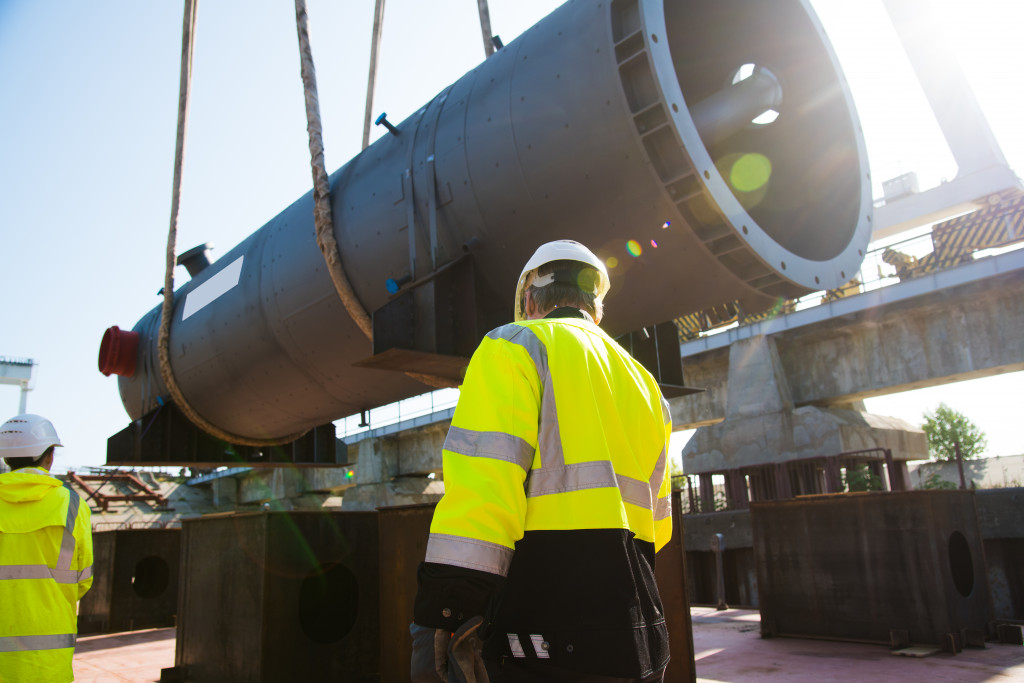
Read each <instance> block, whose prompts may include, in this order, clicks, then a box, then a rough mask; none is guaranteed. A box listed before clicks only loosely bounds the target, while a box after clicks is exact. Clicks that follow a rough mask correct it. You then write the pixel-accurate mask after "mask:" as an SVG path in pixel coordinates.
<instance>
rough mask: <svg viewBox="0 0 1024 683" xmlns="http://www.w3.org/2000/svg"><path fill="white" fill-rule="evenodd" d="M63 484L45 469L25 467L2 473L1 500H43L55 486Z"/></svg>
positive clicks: (0, 476)
mask: <svg viewBox="0 0 1024 683" xmlns="http://www.w3.org/2000/svg"><path fill="white" fill-rule="evenodd" d="M58 486H62V483H61V481H60V480H59V479H57V478H56V477H54V476H53V475H51V474H50V473H49V472H47V471H46V470H44V469H40V468H38V467H24V468H22V469H20V470H14V471H13V472H7V473H5V474H0V500H3V501H5V502H7V503H26V502H29V501H34V500H41V499H42V498H43V497H44V496H45V495H46V494H47V493H49V492H50V491H51V490H53V489H54V488H57V487H58Z"/></svg>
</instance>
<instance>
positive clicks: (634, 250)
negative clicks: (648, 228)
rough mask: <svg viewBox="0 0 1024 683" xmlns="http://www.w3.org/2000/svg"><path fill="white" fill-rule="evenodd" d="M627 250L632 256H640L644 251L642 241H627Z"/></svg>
mask: <svg viewBox="0 0 1024 683" xmlns="http://www.w3.org/2000/svg"><path fill="white" fill-rule="evenodd" d="M626 251H628V252H629V255H630V256H634V257H636V256H639V255H640V254H642V253H643V252H644V250H643V249H641V248H640V243H639V242H637V241H636V240H630V241H628V242H626Z"/></svg>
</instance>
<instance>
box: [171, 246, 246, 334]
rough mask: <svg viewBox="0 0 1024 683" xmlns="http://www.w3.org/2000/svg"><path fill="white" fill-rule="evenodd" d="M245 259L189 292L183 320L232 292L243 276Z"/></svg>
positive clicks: (239, 260) (236, 260)
mask: <svg viewBox="0 0 1024 683" xmlns="http://www.w3.org/2000/svg"><path fill="white" fill-rule="evenodd" d="M244 258H245V257H244V256H239V257H238V258H237V259H235V260H234V261H232V262H231V263H229V264H228V265H226V266H225V267H224V268H223V270H221V271H220V272H219V273H217V274H216V275H214V276H213V277H211V278H210V279H209V280H207V281H206V282H204V283H203V284H201V285H199V286H198V287H196V288H195V289H193V290H192V291H191V292H189V293H188V295H187V296H186V297H185V308H184V310H183V311H182V313H181V319H182V320H187V319H188V317H189V316H190V315H192V314H193V313H198V312H199V311H201V310H203V309H204V308H206V307H207V306H209V305H210V304H212V303H213V302H214V301H216V300H217V299H218V298H219V297H221V296H223V295H224V294H227V293H228V292H229V291H231V288H232V287H234V286H235V285H237V284H238V280H239V278H240V277H241V276H242V259H244Z"/></svg>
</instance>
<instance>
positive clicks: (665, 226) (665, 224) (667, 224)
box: [661, 221, 672, 230]
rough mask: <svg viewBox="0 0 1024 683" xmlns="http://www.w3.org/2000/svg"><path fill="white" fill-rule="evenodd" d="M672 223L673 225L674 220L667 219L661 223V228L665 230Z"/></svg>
mask: <svg viewBox="0 0 1024 683" xmlns="http://www.w3.org/2000/svg"><path fill="white" fill-rule="evenodd" d="M670 225H672V221H665V222H664V223H662V224H661V229H662V230H664V229H666V228H668V227H669V226H670Z"/></svg>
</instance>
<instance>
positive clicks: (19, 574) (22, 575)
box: [0, 564, 92, 584]
mask: <svg viewBox="0 0 1024 683" xmlns="http://www.w3.org/2000/svg"><path fill="white" fill-rule="evenodd" d="M91 578H92V565H89V566H88V567H86V568H85V569H83V570H81V571H75V570H73V569H52V568H50V567H47V566H46V565H45V564H12V565H7V566H5V567H0V581H5V580H13V579H53V580H54V581H56V582H57V583H69V584H70V583H78V582H79V581H84V580H85V579H91Z"/></svg>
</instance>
